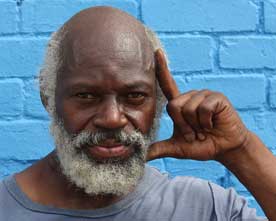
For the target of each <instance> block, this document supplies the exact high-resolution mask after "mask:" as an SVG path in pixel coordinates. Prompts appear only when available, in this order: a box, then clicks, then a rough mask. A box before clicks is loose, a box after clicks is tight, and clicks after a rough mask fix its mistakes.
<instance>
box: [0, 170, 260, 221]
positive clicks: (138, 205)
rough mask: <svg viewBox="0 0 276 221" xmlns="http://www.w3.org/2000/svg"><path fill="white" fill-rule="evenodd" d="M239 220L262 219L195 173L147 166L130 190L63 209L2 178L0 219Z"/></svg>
mask: <svg viewBox="0 0 276 221" xmlns="http://www.w3.org/2000/svg"><path fill="white" fill-rule="evenodd" d="M65 220H66V221H67V220H68V221H69V220H70V221H85V220H98V221H109V220H117V221H125V220H126V221H128V220H130V221H135V220H141V221H155V220H158V221H167V220H170V221H176V220H177V221H180V220H187V221H201V220H202V221H209V220H211V221H215V220H218V221H224V220H231V221H234V220H235V221H238V220H248V221H249V220H250V221H251V220H252V221H253V220H265V219H262V218H258V217H257V216H256V212H255V209H250V208H248V207H247V203H246V200H245V199H244V198H241V197H240V196H238V195H237V194H236V193H235V191H234V190H233V189H229V190H225V189H223V188H222V187H220V186H218V185H216V184H213V183H210V182H208V181H205V180H201V179H197V178H193V177H175V178H170V177H169V176H168V175H167V174H161V173H160V172H159V171H158V170H156V169H154V168H152V167H149V166H146V168H145V175H144V177H143V179H142V180H141V181H140V183H139V184H138V186H137V188H136V189H135V191H134V192H132V193H130V194H129V195H128V196H127V197H125V198H124V199H122V200H121V201H119V202H117V203H115V204H113V205H111V206H108V207H105V208H101V209H95V210H67V209H60V208H54V207H50V206H44V205H41V204H38V203H35V202H33V201H31V200H30V199H29V198H28V197H27V196H26V195H25V194H24V193H23V192H22V191H21V190H20V188H19V186H18V185H17V184H16V181H15V178H14V176H10V177H7V178H6V179H5V180H4V181H2V182H1V183H0V221H65Z"/></svg>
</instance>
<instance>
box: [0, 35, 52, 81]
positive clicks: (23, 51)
mask: <svg viewBox="0 0 276 221" xmlns="http://www.w3.org/2000/svg"><path fill="white" fill-rule="evenodd" d="M46 42H47V40H46V39H44V38H43V39H40V38H4V39H0V48H1V51H0V67H1V69H0V76H2V77H3V76H5V77H6V76H8V77H31V76H34V75H37V73H38V70H39V65H40V64H41V63H42V60H43V54H44V48H45V45H46Z"/></svg>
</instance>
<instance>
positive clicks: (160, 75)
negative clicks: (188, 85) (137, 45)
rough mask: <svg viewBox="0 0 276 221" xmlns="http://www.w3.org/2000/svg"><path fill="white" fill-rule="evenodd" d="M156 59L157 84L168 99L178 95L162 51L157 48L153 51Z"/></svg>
mask: <svg viewBox="0 0 276 221" xmlns="http://www.w3.org/2000/svg"><path fill="white" fill-rule="evenodd" d="M155 60H156V63H157V64H156V70H157V71H156V77H157V80H158V82H159V85H160V87H161V89H162V91H163V93H164V95H165V96H166V98H167V99H168V101H170V100H172V99H174V98H176V97H178V95H179V94H180V92H179V90H178V88H177V85H176V83H175V81H174V79H173V77H172V75H171V73H170V71H169V69H168V66H167V62H166V59H165V56H164V53H163V52H162V50H161V49H158V50H157V51H156V52H155Z"/></svg>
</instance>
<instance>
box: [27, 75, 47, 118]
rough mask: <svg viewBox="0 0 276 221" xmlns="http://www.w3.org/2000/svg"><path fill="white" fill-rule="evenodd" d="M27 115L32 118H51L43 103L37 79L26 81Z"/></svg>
mask: <svg viewBox="0 0 276 221" xmlns="http://www.w3.org/2000/svg"><path fill="white" fill-rule="evenodd" d="M24 106H25V108H24V110H25V115H26V116H28V117H32V118H39V119H47V120H48V119H49V116H48V113H47V111H46V110H45V108H44V107H43V105H42V102H41V99H40V93H39V84H38V82H37V81H35V80H31V81H28V82H26V83H25V103H24Z"/></svg>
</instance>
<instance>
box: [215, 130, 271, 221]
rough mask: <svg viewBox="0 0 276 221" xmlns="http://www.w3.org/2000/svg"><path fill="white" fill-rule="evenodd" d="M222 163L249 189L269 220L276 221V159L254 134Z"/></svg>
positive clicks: (225, 155)
mask: <svg viewBox="0 0 276 221" xmlns="http://www.w3.org/2000/svg"><path fill="white" fill-rule="evenodd" d="M218 161H220V162H221V163H222V164H223V165H224V166H226V167H227V168H228V169H229V170H230V171H232V172H233V173H234V174H235V175H236V176H237V177H238V179H239V180H240V181H241V182H242V183H243V184H244V185H245V186H246V187H247V188H248V189H249V191H250V192H251V193H252V194H253V195H254V197H255V198H256V199H257V201H258V203H259V204H260V205H261V207H262V208H263V210H264V212H265V214H266V216H267V217H268V218H269V220H272V221H276V158H275V157H274V156H273V154H272V153H271V152H270V150H269V149H268V148H266V147H265V145H264V144H263V143H262V141H261V140H260V139H259V138H258V137H257V136H256V135H254V134H253V133H251V134H250V139H248V141H247V142H246V143H245V145H244V147H243V148H241V149H237V150H234V151H232V152H229V153H227V154H224V155H223V156H221V157H220V158H219V159H218Z"/></svg>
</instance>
